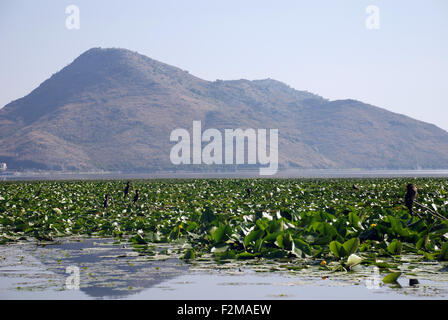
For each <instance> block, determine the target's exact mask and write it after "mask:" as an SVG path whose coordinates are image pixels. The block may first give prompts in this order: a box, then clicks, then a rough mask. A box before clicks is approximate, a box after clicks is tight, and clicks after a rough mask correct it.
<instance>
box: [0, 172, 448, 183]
mask: <svg viewBox="0 0 448 320" xmlns="http://www.w3.org/2000/svg"><path fill="white" fill-rule="evenodd" d="M260 177H261V176H259V175H258V171H257V170H256V171H249V172H238V173H185V172H182V173H153V174H149V173H148V174H125V173H40V172H35V173H31V172H27V173H18V172H17V173H8V174H0V181H14V180H84V179H86V180H97V179H173V178H260ZM263 177H271V178H375V177H378V178H388V177H389V178H392V177H446V178H448V170H327V169H322V170H317V169H316V170H314V169H313V170H285V171H279V172H278V173H277V174H276V175H274V176H263Z"/></svg>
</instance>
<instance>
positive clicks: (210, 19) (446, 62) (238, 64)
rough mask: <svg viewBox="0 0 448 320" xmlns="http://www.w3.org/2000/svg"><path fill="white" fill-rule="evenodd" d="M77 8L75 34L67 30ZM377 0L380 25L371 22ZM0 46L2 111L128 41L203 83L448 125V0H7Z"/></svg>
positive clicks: (0, 19) (0, 16)
mask: <svg viewBox="0 0 448 320" xmlns="http://www.w3.org/2000/svg"><path fill="white" fill-rule="evenodd" d="M71 4H74V5H76V6H77V7H78V8H79V10H80V29H79V30H76V29H73V30H69V29H67V28H66V18H67V16H68V15H67V14H66V13H65V10H66V7H67V6H68V5H71ZM369 5H374V6H377V7H378V8H379V28H380V29H373V30H371V29H368V28H366V19H367V18H368V17H369V14H368V13H366V7H367V6H369ZM370 21H372V20H370ZM0 44H1V50H0V70H1V72H0V87H1V91H0V106H4V105H5V104H7V103H9V102H10V101H12V100H15V99H17V98H20V97H22V96H24V95H26V94H28V93H29V92H30V91H31V90H33V89H34V88H36V87H37V86H38V85H39V84H40V83H41V82H43V81H44V80H46V79H47V78H49V77H50V76H51V74H53V73H56V72H57V71H59V70H60V69H61V68H63V67H64V66H66V65H67V64H69V63H70V62H72V61H73V60H74V59H75V58H76V57H77V56H78V55H80V54H81V53H82V52H84V51H85V50H88V49H89V48H91V47H122V48H127V49H131V50H134V51H138V52H139V53H142V54H144V55H147V56H149V57H151V58H154V59H157V60H159V61H162V62H165V63H168V64H171V65H175V66H177V67H180V68H182V69H185V70H188V71H189V72H190V73H192V74H194V75H196V76H198V77H200V78H203V79H206V80H216V79H223V80H229V79H241V78H246V79H250V80H252V79H264V78H273V79H276V80H280V81H282V82H285V83H287V84H288V85H290V86H292V87H294V88H296V89H298V90H308V91H310V92H313V93H317V94H319V95H321V96H323V97H325V98H329V99H332V100H333V99H345V98H353V99H358V100H361V101H363V102H366V103H370V104H374V105H377V106H380V107H383V108H386V109H388V110H390V111H394V112H398V113H402V114H406V115H408V116H411V117H414V118H417V119H420V120H424V121H428V122H431V123H434V124H436V125H438V126H439V127H441V128H444V129H445V130H447V129H448V104H447V94H448V1H446V0H424V1H423V0H421V1H411V0H393V1H391V0H384V1H380V0H368V1H365V0H325V1H324V0H321V1H318V0H317V1H316V0H309V1H298V0H291V1H281V0H276V1H273V0H270V1H263V0H236V1H234V0H222V1H220V0H201V1H196V0H189V1H187V0H179V1H167V0H161V1H153V0H149V1H137V0H134V1H132V0H131V1H110V0H107V1H93V0H86V1H81V0H72V1H63V0H59V1H55V0H43V1H42V0H41V1H32V0H29V1H23V0H1V1H0Z"/></svg>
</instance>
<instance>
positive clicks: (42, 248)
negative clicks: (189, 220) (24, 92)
mask: <svg viewBox="0 0 448 320" xmlns="http://www.w3.org/2000/svg"><path fill="white" fill-rule="evenodd" d="M172 249H173V251H172V252H173V253H170V247H169V246H166V245H158V247H157V251H158V254H157V255H156V256H153V257H148V256H144V255H139V254H138V253H137V252H135V251H134V250H132V248H130V247H129V246H128V245H127V244H117V243H114V242H113V240H110V239H71V240H64V241H61V242H58V243H54V244H46V245H42V244H37V243H32V242H22V243H17V244H10V245H3V246H0V299H256V300H263V299H447V297H448V276H447V275H446V273H447V272H446V266H443V265H438V264H436V263H434V264H427V265H420V266H417V268H416V266H415V265H414V266H413V269H412V270H413V273H418V272H419V271H418V267H421V271H420V272H421V274H422V275H420V276H419V281H420V285H418V286H417V287H410V286H409V282H408V281H409V279H408V278H406V277H401V278H400V279H399V283H400V284H401V287H400V286H397V285H394V286H391V285H383V284H382V283H381V279H380V278H378V279H377V278H375V275H374V274H373V273H372V272H371V271H367V269H363V267H361V266H360V269H359V270H357V271H356V273H354V272H350V273H328V272H327V273H325V274H324V273H323V272H322V271H318V269H315V270H313V269H309V270H308V269H307V270H302V271H299V272H287V271H278V270H277V271H275V272H270V271H272V269H273V267H272V266H273V265H266V264H256V263H254V262H253V261H252V262H242V263H238V264H236V263H230V264H224V265H216V264H215V263H214V262H213V261H212V260H210V261H207V260H206V259H205V260H204V261H199V262H196V263H194V264H186V263H184V262H182V261H181V260H180V259H178V256H176V254H175V253H174V252H175V250H174V249H175V248H172ZM68 268H72V269H71V270H74V269H75V268H78V270H79V288H76V287H74V288H73V287H70V284H73V282H70V281H68V280H69V277H70V276H73V275H74V272H73V271H70V269H68ZM72 279H73V278H72ZM67 281H68V282H67ZM375 281H378V282H375ZM374 283H376V284H377V285H376V286H373V287H372V284H374Z"/></svg>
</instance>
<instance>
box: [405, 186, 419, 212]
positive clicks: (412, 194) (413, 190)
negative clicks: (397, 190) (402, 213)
mask: <svg viewBox="0 0 448 320" xmlns="http://www.w3.org/2000/svg"><path fill="white" fill-rule="evenodd" d="M416 197H417V187H416V186H415V185H413V184H411V183H409V184H408V185H407V186H406V194H405V196H404V203H405V205H406V207H407V208H408V210H409V213H410V214H412V207H413V205H414V201H415V198H416Z"/></svg>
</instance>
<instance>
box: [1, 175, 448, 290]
mask: <svg viewBox="0 0 448 320" xmlns="http://www.w3.org/2000/svg"><path fill="white" fill-rule="evenodd" d="M408 183H413V184H414V185H416V186H417V187H418V197H417V203H415V204H414V208H413V213H412V214H411V213H410V212H409V210H408V208H407V207H406V206H405V202H404V199H405V198H404V194H405V192H406V185H407V184H408ZM125 187H126V182H125V181H58V182H52V181H48V182H5V183H1V184H0V242H1V243H2V244H4V245H6V244H8V243H17V242H24V241H37V242H38V243H42V244H45V243H47V244H48V243H50V244H51V243H54V241H55V240H56V239H59V238H64V237H79V236H82V237H86V236H87V237H100V238H113V239H115V241H116V242H117V243H123V244H126V245H127V246H129V247H130V248H131V249H132V252H134V253H135V254H138V256H139V257H144V259H147V260H150V259H154V260H162V259H163V258H166V259H168V258H170V257H173V255H174V256H175V257H176V258H180V259H182V260H183V261H184V262H185V263H187V264H188V265H190V268H192V269H194V268H199V269H201V268H207V265H213V266H217V265H218V266H222V268H225V267H226V265H227V266H229V268H235V267H236V265H235V263H236V262H238V263H244V264H245V265H250V266H251V268H252V269H253V270H259V271H260V272H266V271H280V270H281V271H289V272H306V270H308V269H309V268H313V270H319V271H320V272H321V273H322V274H323V276H325V275H326V274H327V273H329V274H335V273H341V274H344V273H346V274H349V275H352V274H358V276H359V277H362V275H363V272H364V273H365V272H366V270H371V267H375V268H377V269H378V272H379V273H380V274H381V282H382V283H389V284H390V283H392V284H394V283H397V281H399V279H400V277H401V278H403V277H406V278H410V277H416V278H417V277H422V276H425V278H427V279H433V280H434V281H437V280H438V279H439V280H441V281H444V278H445V273H446V262H445V261H447V260H448V241H447V238H448V221H447V220H446V219H447V218H448V199H447V189H448V180H447V179H442V178H418V179H404V178H403V179H393V178H387V179H186V180H141V181H132V182H131V183H130V187H129V188H128V190H127V191H128V192H125ZM137 190H138V192H137ZM126 193H127V194H126ZM106 195H107V197H106ZM167 244H169V246H168V247H167V246H166V245H167ZM113 255H114V254H110V256H111V257H110V258H111V259H113ZM103 258H104V259H108V255H107V254H106V255H103ZM114 259H115V258H114ZM145 261H146V260H145ZM238 268H239V267H238ZM369 272H371V271H369Z"/></svg>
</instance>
